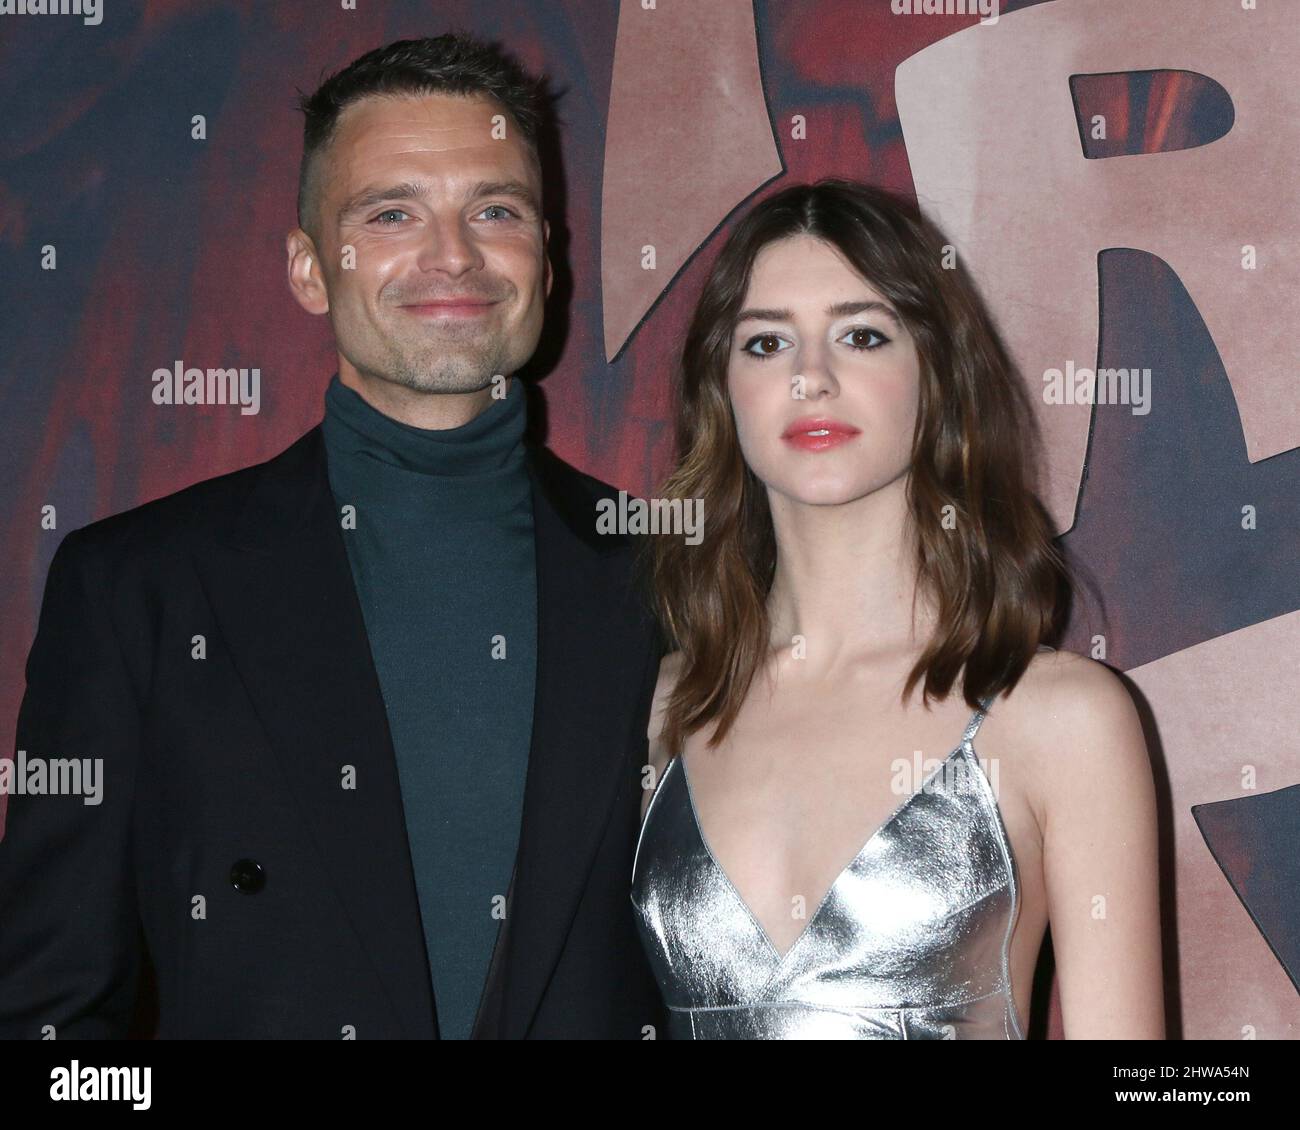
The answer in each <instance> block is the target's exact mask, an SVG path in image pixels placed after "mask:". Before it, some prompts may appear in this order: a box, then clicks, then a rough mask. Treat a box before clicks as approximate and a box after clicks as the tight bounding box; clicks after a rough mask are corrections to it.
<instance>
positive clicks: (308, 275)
mask: <svg viewBox="0 0 1300 1130" xmlns="http://www.w3.org/2000/svg"><path fill="white" fill-rule="evenodd" d="M284 249H285V253H286V255H287V256H288V270H289V289H290V290H291V291H292V292H293V296H294V298H296V299H297V300H298V305H299V306H301V307H302V308H303V309H304V310H306V311H307V313H308V314H328V313H329V308H330V298H329V291H328V290H327V289H326V287H325V275H324V272H323V271H322V270H321V261H320V256H319V255H318V254H317V253H316V245H315V243H313V242H312V238H311V236H309V235H308V234H307V233H306V232H305V231H303V230H302V228H294V229H293V231H291V232H290V233H289V234H288V235H287V236H285V239H284Z"/></svg>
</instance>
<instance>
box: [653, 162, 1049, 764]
mask: <svg viewBox="0 0 1300 1130" xmlns="http://www.w3.org/2000/svg"><path fill="white" fill-rule="evenodd" d="M795 235H811V236H815V237H817V238H819V239H822V240H825V241H826V242H827V243H829V244H833V245H834V246H835V247H837V248H838V249H839V250H840V252H841V253H843V255H844V256H845V257H846V258H847V259H848V261H849V262H850V263H851V264H853V266H854V267H855V268H856V269H857V271H858V273H859V274H861V275H862V277H863V278H864V279H865V280H867V282H868V283H870V284H871V286H873V287H874V288H875V289H876V290H877V291H878V292H879V293H880V294H882V295H883V296H884V297H885V298H886V299H888V300H889V301H890V302H891V303H892V304H893V306H894V308H895V309H896V310H897V311H898V313H899V315H900V316H901V317H902V319H903V321H904V324H905V325H906V326H907V328H908V330H909V331H910V332H911V334H912V337H913V339H914V341H915V343H916V348H917V352H918V355H919V358H920V362H921V364H920V395H919V400H918V411H917V419H916V429H915V432H914V433H913V438H912V463H911V470H910V475H909V481H908V487H907V501H908V510H909V522H908V526H909V532H910V534H911V535H912V540H913V543H914V545H915V550H916V569H917V590H918V592H922V593H924V594H926V595H928V596H929V597H930V598H931V600H932V602H933V607H934V608H935V610H936V612H937V628H936V630H935V632H934V633H933V635H932V637H931V639H930V640H929V642H928V644H927V646H926V648H925V650H924V651H923V652H922V654H921V656H920V658H919V659H918V660H917V662H916V664H915V665H914V666H913V668H912V669H911V671H910V673H909V675H908V678H907V681H906V684H905V686H904V688H903V692H902V698H903V701H904V702H905V701H906V700H907V699H908V697H909V696H910V695H911V693H912V689H913V687H914V686H915V685H916V683H917V682H918V681H919V680H921V679H924V680H925V684H924V688H923V692H922V703H923V704H924V705H926V706H928V702H929V698H930V697H931V696H932V695H933V696H934V697H936V698H937V699H939V700H943V699H946V698H947V696H948V694H949V692H950V690H951V689H952V686H953V684H954V682H955V681H956V679H957V677H958V675H959V674H960V675H962V676H963V680H962V693H963V697H964V698H965V700H966V702H967V704H968V705H969V706H970V707H971V708H972V709H976V708H978V706H979V699H980V698H981V697H983V696H985V695H994V694H997V693H999V692H1001V691H1003V690H1005V689H1009V688H1012V687H1014V686H1015V684H1016V683H1017V682H1018V681H1019V680H1020V677H1021V676H1022V675H1023V674H1024V672H1025V670H1026V668H1027V667H1028V665H1029V661H1030V660H1031V659H1032V657H1033V655H1034V653H1035V651H1036V650H1037V649H1038V646H1039V645H1040V644H1044V643H1045V644H1049V645H1052V646H1054V645H1055V642H1056V640H1057V638H1058V637H1059V634H1060V632H1061V631H1062V630H1063V628H1064V625H1065V621H1066V618H1067V616H1068V613H1069V604H1070V602H1071V599H1072V595H1073V583H1072V581H1071V577H1070V570H1069V567H1068V566H1067V564H1066V561H1065V558H1064V556H1063V554H1062V553H1061V552H1060V550H1059V549H1058V547H1057V545H1056V543H1055V541H1054V538H1053V534H1052V524H1051V520H1050V518H1049V516H1048V515H1047V513H1046V511H1045V510H1044V508H1043V506H1042V505H1041V503H1040V502H1039V499H1038V497H1037V495H1036V494H1035V491H1034V487H1033V484H1032V474H1031V470H1032V468H1035V467H1036V466H1037V465H1038V464H1037V453H1038V440H1037V436H1036V434H1035V432H1034V429H1033V422H1034V417H1033V413H1032V410H1031V407H1030V404H1029V399H1028V394H1027V393H1026V391H1025V387H1024V384H1023V382H1022V381H1021V379H1020V376H1019V374H1018V373H1017V371H1016V369H1015V366H1014V365H1013V363H1012V362H1011V359H1010V357H1009V356H1008V354H1007V352H1006V350H1005V348H1004V346H1003V345H1002V343H1001V341H1000V339H999V337H998V334H997V331H996V329H995V328H994V326H993V322H992V319H991V317H990V316H989V314H988V312H987V311H986V309H985V307H984V304H983V302H982V301H981V299H980V297H979V294H978V292H977V290H976V287H975V284H974V282H973V281H972V280H971V278H970V276H969V275H968V273H967V272H966V270H965V268H964V267H963V265H962V264H960V263H956V262H954V261H953V259H954V256H955V253H954V252H953V250H952V247H951V245H950V244H949V243H948V241H947V239H945V237H944V235H943V233H942V232H941V231H940V230H939V229H938V228H937V227H936V226H935V225H934V224H933V222H931V221H930V220H929V219H928V218H927V217H926V216H925V215H924V214H923V213H922V212H921V211H920V209H919V208H917V206H916V205H915V204H913V203H912V202H911V201H909V200H906V199H904V198H902V197H899V196H896V195H894V194H893V193H890V192H887V191H885V190H884V189H880V188H876V187H872V186H870V185H865V184H860V183H857V182H854V181H849V180H843V179H839V178H826V179H823V180H820V181H818V182H817V183H815V184H796V185H792V186H789V187H786V188H784V189H782V190H780V191H778V192H776V193H774V194H773V195H771V196H768V197H767V198H765V199H764V200H762V201H760V202H759V203H758V204H756V205H755V206H754V207H753V208H752V209H751V210H750V211H749V212H748V213H747V214H746V215H745V216H744V217H742V218H741V219H740V220H739V222H738V223H737V224H736V226H735V228H734V229H733V230H732V232H731V233H730V234H729V236H728V238H727V240H726V243H725V244H724V246H723V248H722V250H721V251H720V252H719V254H718V257H717V259H716V260H715V261H714V263H713V267H712V269H711V270H710V272H709V276H708V279H707V281H706V282H705V284H704V290H703V293H702V294H701V296H700V299H699V302H698V304H697V305H696V308H695V312H694V314H693V316H692V318H691V323H690V328H689V330H688V332H687V335H686V341H685V345H684V347H683V350H682V356H681V363H680V366H679V367H678V368H677V369H676V371H675V372H674V393H675V397H674V399H675V425H676V445H677V461H676V465H675V467H674V469H673V471H672V473H671V474H670V476H669V477H668V480H667V482H666V483H665V484H664V486H663V488H662V490H661V492H660V497H663V498H667V499H682V500H686V499H702V500H703V506H704V510H703V512H704V514H705V515H706V519H705V532H704V537H703V540H702V541H701V542H700V544H698V545H688V544H686V542H685V541H684V539H683V538H682V537H681V536H680V535H671V534H667V533H661V534H656V535H654V536H652V537H651V538H649V539H648V540H647V542H646V543H645V545H644V553H643V556H642V558H641V566H642V569H643V574H642V575H643V580H644V581H645V582H646V583H647V585H648V590H649V591H648V597H649V599H650V601H651V602H652V603H653V606H654V610H655V613H656V615H657V617H658V620H659V625H660V627H661V629H662V630H663V632H664V634H665V637H666V642H667V644H668V645H669V647H670V648H675V649H676V650H679V651H680V652H681V668H680V673H679V677H678V680H677V683H676V686H675V688H674V691H673V693H672V695H671V697H670V698H669V700H668V703H667V705H666V711H665V717H664V724H663V728H662V730H661V741H662V742H663V743H664V744H665V747H666V749H667V750H668V751H669V755H670V756H676V754H677V753H678V752H680V749H681V747H682V744H683V743H684V741H685V738H686V736H687V735H689V734H691V733H694V732H695V731H697V730H699V729H701V728H702V727H704V726H705V725H707V724H708V723H710V722H713V723H715V726H714V732H713V735H712V737H711V739H710V741H709V743H708V744H709V746H710V747H713V746H716V745H717V744H718V743H719V742H721V741H722V739H723V738H724V737H725V736H726V734H727V732H728V730H729V729H730V728H731V726H732V724H733V723H734V722H735V719H736V715H737V714H738V713H739V711H740V707H741V704H742V703H743V701H744V699H745V696H746V694H747V693H748V691H749V688H750V685H751V683H752V682H753V679H754V677H755V675H756V674H757V673H758V672H759V671H760V670H761V669H762V667H763V664H764V662H765V660H766V659H767V658H768V656H769V655H770V653H771V644H770V638H769V637H770V623H769V619H768V613H767V598H768V594H769V591H770V589H771V585H772V579H773V576H774V574H775V570H776V540H775V536H774V532H773V528H772V516H771V512H770V511H769V509H768V502H767V493H766V488H765V487H764V485H763V483H762V482H761V481H760V480H759V479H758V478H757V477H756V476H755V475H754V473H753V471H751V470H750V468H749V466H748V465H747V464H746V463H745V461H744V459H743V457H742V454H741V449H740V443H739V440H738V437H737V434H736V425H735V419H734V417H733V415H732V408H731V402H730V397H729V395H728V393H727V366H728V362H729V359H730V354H731V348H732V341H733V335H734V333H735V329H736V318H737V315H738V313H739V312H740V309H741V305H742V303H743V302H744V298H745V294H746V292H747V290H748V287H749V278H750V272H751V270H752V268H753V264H754V260H755V257H756V256H757V254H758V252H759V251H760V249H762V248H763V247H764V246H765V245H767V244H769V243H771V242H773V241H774V240H779V239H784V238H786V237H788V236H795ZM945 507H952V510H951V511H948V512H947V513H948V514H949V515H951V517H952V518H953V520H954V521H955V526H954V525H953V522H949V523H947V525H948V527H949V528H945V524H944V523H943V520H942V519H943V518H944V516H945V510H944V508H945Z"/></svg>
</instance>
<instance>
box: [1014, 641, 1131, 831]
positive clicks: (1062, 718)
mask: <svg viewBox="0 0 1300 1130" xmlns="http://www.w3.org/2000/svg"><path fill="white" fill-rule="evenodd" d="M1006 703H1007V709H1006V714H1007V716H1008V717H1007V723H1008V728H1009V730H1010V731H1011V740H1013V741H1014V742H1015V744H1016V747H1017V749H1019V750H1020V751H1022V756H1023V757H1024V763H1025V764H1026V766H1028V767H1031V768H1032V773H1033V778H1034V780H1035V783H1036V788H1035V792H1036V793H1037V795H1038V799H1039V801H1040V804H1041V808H1042V810H1043V811H1044V812H1045V813H1046V814H1047V815H1049V816H1050V812H1051V810H1052V809H1057V810H1058V811H1059V810H1060V809H1061V808H1062V807H1064V806H1067V805H1072V804H1076V803H1077V802H1079V801H1080V800H1082V799H1083V796H1082V794H1083V793H1084V792H1086V791H1088V790H1094V791H1097V790H1100V791H1105V790H1107V789H1111V788H1119V789H1132V788H1133V787H1135V783H1136V784H1141V783H1142V782H1143V781H1149V780H1150V776H1151V765H1150V758H1149V755H1148V753H1147V748H1146V740H1145V737H1144V734H1143V731H1142V722H1141V718H1140V716H1139V714H1138V711H1137V706H1136V704H1135V703H1134V701H1133V696H1132V695H1131V694H1130V693H1129V691H1128V688H1127V687H1126V686H1125V685H1124V681H1123V679H1121V678H1120V676H1119V675H1118V674H1116V673H1115V672H1114V671H1113V670H1111V668H1109V667H1107V666H1106V664H1104V663H1101V662H1099V661H1098V660H1095V659H1091V658H1089V657H1088V656H1085V655H1079V654H1077V653H1076V652H1072V651H1058V650H1050V651H1040V652H1039V653H1038V654H1037V655H1035V656H1034V658H1033V659H1032V660H1031V661H1030V664H1029V667H1028V669H1027V670H1026V671H1025V674H1024V676H1023V677H1022V678H1021V680H1020V682H1019V683H1017V684H1016V686H1015V687H1014V688H1013V689H1012V691H1011V692H1010V693H1009V694H1008V696H1007V699H1006ZM1069 767H1074V768H1078V767H1085V768H1086V770H1087V771H1086V772H1062V771H1061V770H1062V769H1063V768H1069Z"/></svg>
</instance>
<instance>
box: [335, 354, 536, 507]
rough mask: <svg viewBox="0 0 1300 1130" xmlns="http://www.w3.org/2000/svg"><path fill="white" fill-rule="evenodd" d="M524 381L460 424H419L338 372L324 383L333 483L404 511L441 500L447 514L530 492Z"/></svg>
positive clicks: (343, 494) (361, 499) (345, 497)
mask: <svg viewBox="0 0 1300 1130" xmlns="http://www.w3.org/2000/svg"><path fill="white" fill-rule="evenodd" d="M526 423H528V411H526V398H525V395H524V388H523V385H521V384H520V382H519V380H511V381H510V385H508V391H507V394H506V397H503V398H502V399H494V401H491V402H490V403H489V406H487V407H486V408H485V410H484V411H482V412H480V414H478V415H477V416H474V419H473V420H471V421H469V423H468V424H461V425H460V427H459V428H445V429H438V428H416V427H413V425H411V424H403V423H402V421H400V420H394V419H393V417H391V416H386V415H385V414H383V412H381V411H380V410H378V408H374V407H373V406H372V404H370V403H369V402H368V401H365V399H364V398H363V397H361V395H360V394H359V393H356V391H355V390H354V389H350V388H348V386H347V385H344V384H343V382H342V381H341V380H339V378H338V374H337V373H335V374H334V376H333V377H331V378H330V382H329V388H328V389H326V390H325V419H324V420H322V421H321V428H322V430H324V436H325V451H326V460H328V466H329V479H330V486H331V488H333V490H334V493H335V495H339V502H341V503H342V502H354V503H359V505H360V503H365V505H367V506H369V507H372V508H380V510H382V511H383V512H390V514H394V515H398V514H403V512H409V510H411V508H412V507H416V508H420V510H425V508H428V507H429V506H434V507H437V512H438V514H441V515H442V516H443V518H447V516H451V515H455V514H463V515H464V516H465V518H473V516H477V518H482V519H487V518H491V516H493V515H497V514H500V512H503V511H508V510H511V508H512V507H515V506H519V505H521V503H523V502H526V498H528V489H529V486H528V471H526V466H525V456H526V450H525V445H524V430H525V427H526Z"/></svg>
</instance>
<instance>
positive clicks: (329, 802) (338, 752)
mask: <svg viewBox="0 0 1300 1130" xmlns="http://www.w3.org/2000/svg"><path fill="white" fill-rule="evenodd" d="M527 466H528V473H529V478H530V482H531V487H532V498H533V522H534V531H535V536H536V549H537V557H536V568H537V615H538V625H537V629H538V630H537V648H538V652H537V684H536V690H535V694H534V710H533V729H532V741H531V746H530V749H529V759H528V770H527V776H526V779H525V785H524V805H523V815H522V823H521V827H520V840H519V848H518V853H517V856H516V861H515V870H514V876H513V879H512V883H511V893H510V895H509V896H508V898H507V915H508V918H507V920H506V922H504V923H503V929H502V930H501V931H500V933H499V936H498V940H497V946H496V949H495V951H494V953H493V956H492V961H491V965H490V969H489V973H488V977H487V982H486V984H485V988H484V993H483V996H482V1000H481V1003H480V1009H479V1014H478V1016H477V1018H476V1021H475V1025H474V1029H473V1034H474V1036H476V1037H483V1036H486V1037H493V1036H496V1037H501V1038H506V1039H517V1038H521V1037H523V1036H524V1035H525V1034H526V1033H527V1030H528V1027H529V1025H530V1023H531V1021H532V1018H533V1016H534V1015H535V1014H536V1012H537V1008H538V1006H539V1005H540V1003H541V998H542V994H543V992H544V990H545V987H546V984H547V981H548V980H549V978H550V975H551V972H552V971H553V970H554V968H555V965H556V963H557V962H558V960H559V957H560V953H561V950H562V948H563V945H564V939H565V936H566V934H567V932H568V928H569V925H570V923H571V922H572V920H573V916H574V914H575V913H576V911H577V907H578V902H579V900H580V898H581V896H582V892H583V888H584V886H585V882H586V876H587V874H588V872H589V870H590V867H591V863H592V861H593V859H594V856H595V853H596V850H597V848H598V846H599V839H600V836H601V835H602V834H603V831H604V828H605V826H606V823H607V819H606V817H607V815H608V812H609V808H610V806H611V804H612V803H613V799H614V794H615V792H616V789H617V787H618V784H619V773H620V772H622V771H626V772H632V768H631V767H630V766H629V765H628V762H627V758H626V756H625V755H626V749H625V745H626V743H627V741H628V739H629V735H630V734H631V732H632V720H631V714H630V711H631V710H632V707H633V703H634V700H635V696H636V692H637V687H638V685H639V681H640V679H641V676H642V667H643V665H644V662H645V656H644V655H643V654H640V653H639V652H637V650H636V649H635V648H629V647H628V646H627V644H628V639H627V636H626V635H625V634H624V633H622V632H620V631H619V630H618V629H619V627H620V626H621V624H622V623H623V622H624V621H623V620H620V617H628V616H631V615H632V612H631V601H632V599H633V598H632V596H631V594H630V593H629V591H628V589H627V583H626V577H627V566H626V564H622V563H617V562H615V561H613V560H612V559H611V556H612V555H613V554H614V553H616V552H617V551H619V550H620V549H623V548H625V547H626V542H625V541H624V540H623V539H622V538H619V537H611V536H602V535H599V534H597V533H596V530H595V519H596V512H595V504H594V500H593V498H592V496H591V495H590V493H589V492H588V491H587V490H586V489H585V488H583V487H581V486H580V485H579V484H578V481H577V478H578V477H577V475H576V474H575V473H574V472H573V471H572V470H571V469H569V468H567V467H565V466H564V465H563V464H562V463H560V462H559V460H557V459H556V458H555V456H553V455H551V454H550V453H549V452H547V451H546V450H545V449H544V448H539V447H536V446H533V445H532V444H529V447H528V461H527ZM196 564H197V567H198V569H199V571H200V575H201V576H202V578H203V583H204V586H205V589H206V590H207V592H208V595H209V599H210V601H211V604H212V608H213V609H214V614H215V615H216V618H217V621H218V624H219V626H220V629H221V631H222V634H223V637H224V639H225V640H226V643H227V646H228V647H229V648H230V651H231V654H232V658H233V661H234V664H235V667H236V669H237V670H238V671H239V674H240V676H241V678H242V680H243V683H244V686H245V688H246V690H247V692H248V695H249V697H250V698H251V699H252V701H253V705H254V708H255V709H256V711H257V714H258V716H259V718H260V720H261V722H262V725H263V727H264V728H265V730H266V732H267V734H268V735H269V737H270V739H271V745H272V748H273V749H274V751H275V754H276V756H277V757H278V758H279V759H280V761H281V763H282V764H283V767H284V773H285V780H286V783H287V786H288V787H289V789H290V792H291V794H292V795H293V796H294V798H295V799H296V800H297V802H298V803H299V805H300V807H301V809H302V812H303V815H304V818H305V820H306V823H307V826H308V828H309V829H310V831H311V834H312V837H313V840H314V843H315V846H316V849H317V850H318V852H319V854H320V856H321V859H322V862H323V864H324V866H325V868H326V871H327V872H328V874H329V875H330V876H331V878H332V879H333V880H334V885H335V889H336V891H337V893H338V897H339V900H340V902H341V904H342V907H343V910H344V912H345V914H346V916H347V918H348V920H349V921H350V922H351V924H352V927H353V929H354V930H355V931H356V933H357V935H358V936H359V938H360V939H361V942H362V945H363V947H364V949H365V950H366V952H367V953H368V954H369V955H370V957H371V960H372V962H373V964H374V967H375V970H376V973H377V974H378V976H379V978H380V981H381V982H382V984H383V986H384V989H385V991H386V993H387V995H388V998H389V1001H390V1003H391V1005H392V1008H393V1010H394V1012H395V1013H396V1014H397V1016H398V1017H399V1019H400V1021H401V1024H402V1028H403V1030H404V1031H405V1032H406V1034H407V1035H409V1036H411V1037H417V1038H419V1037H430V1036H433V1035H435V1034H436V1030H437V1021H436V1016H435V1006H434V1000H433V991H432V987H431V984H430V979H429V966H428V959H427V955H426V952H425V946H424V935H423V931H422V928H421V924H420V912H419V900H418V895H417V893H416V888H415V879H414V871H413V868H412V865H411V858H410V849H409V845H408V841H407V834H406V824H405V818H404V813H403V808H402V798H401V788H400V784H399V780H398V774H397V762H396V757H395V755H394V752H393V745H392V738H391V735H390V733H389V729H388V720H387V716H386V714H385V711H384V705H383V698H382V694H381V691H380V687H379V681H378V677H377V675H376V673H375V668H374V663H373V661H372V659H371V654H370V647H369V641H368V639H367V636H366V631H365V622H364V619H363V616H362V612H361V606H360V602H359V601H358V599H357V595H356V589H355V585H354V583H353V579H352V574H351V568H350V566H349V563H348V559H347V550H346V547H345V545H344V543H343V536H342V533H341V528H340V515H339V514H338V513H337V512H336V510H335V503H334V498H333V495H332V494H331V492H330V489H329V478H328V473H327V469H326V461H325V450H324V440H323V436H322V434H321V429H320V428H319V427H316V428H313V429H312V430H311V431H310V432H308V433H307V434H306V435H305V436H303V437H302V439H300V440H299V441H298V442H297V443H295V444H294V445H293V446H292V447H291V448H289V449H288V450H287V451H286V452H285V453H284V454H283V455H281V456H279V457H278V458H276V459H274V460H272V461H271V462H270V463H268V464H264V465H263V466H262V468H260V474H258V475H257V477H256V479H255V480H254V485H253V486H252V488H251V489H250V492H249V496H248V498H247V500H246V503H245V505H244V507H243V510H242V512H241V514H240V516H239V518H238V520H237V521H236V522H235V523H234V524H233V526H232V528H231V529H230V530H229V531H228V532H227V534H226V536H225V537H223V538H222V539H221V540H220V541H219V542H217V543H216V544H214V545H213V546H212V547H211V550H210V552H209V553H207V554H205V555H203V557H202V559H201V560H197V561H196ZM348 765H350V766H353V767H354V768H355V779H356V787H355V788H354V789H344V788H343V787H342V781H343V772H344V767H345V766H348ZM361 1035H363V1036H364V1033H361Z"/></svg>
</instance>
